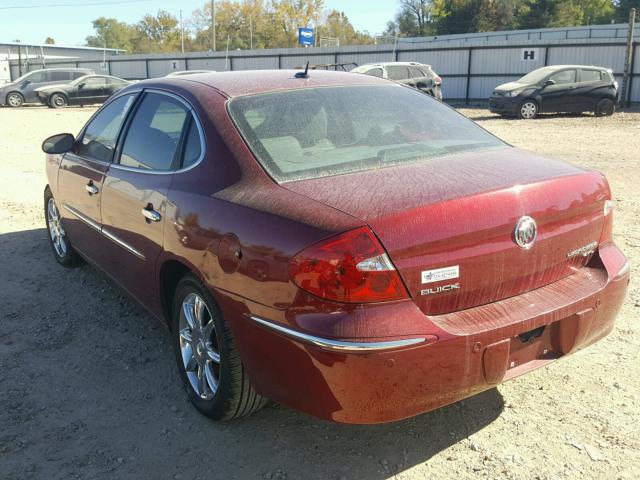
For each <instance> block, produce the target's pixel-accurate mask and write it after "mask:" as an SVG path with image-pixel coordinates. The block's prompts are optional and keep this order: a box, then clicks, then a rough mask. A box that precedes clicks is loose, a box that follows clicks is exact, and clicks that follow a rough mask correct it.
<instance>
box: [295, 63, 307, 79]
mask: <svg viewBox="0 0 640 480" xmlns="http://www.w3.org/2000/svg"><path fill="white" fill-rule="evenodd" d="M308 71H309V60H307V64H306V65H305V67H304V72H296V74H295V75H294V77H296V78H307V72H308Z"/></svg>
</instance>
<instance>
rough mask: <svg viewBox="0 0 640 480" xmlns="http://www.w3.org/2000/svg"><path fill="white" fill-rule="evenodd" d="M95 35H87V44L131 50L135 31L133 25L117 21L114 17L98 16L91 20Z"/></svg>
mask: <svg viewBox="0 0 640 480" xmlns="http://www.w3.org/2000/svg"><path fill="white" fill-rule="evenodd" d="M92 24H93V29H94V30H95V35H90V36H88V37H87V39H86V41H87V45H88V46H90V47H99V48H121V49H124V50H126V51H127V52H133V40H134V38H135V36H136V32H135V29H134V27H133V26H131V25H128V24H127V23H124V22H119V21H118V20H116V19H115V18H106V17H100V18H97V19H95V20H94V21H93V22H92Z"/></svg>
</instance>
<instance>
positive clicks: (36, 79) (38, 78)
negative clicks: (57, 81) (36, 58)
mask: <svg viewBox="0 0 640 480" xmlns="http://www.w3.org/2000/svg"><path fill="white" fill-rule="evenodd" d="M25 80H29V81H30V82H31V83H42V82H46V81H47V75H46V72H36V73H34V74H33V75H30V76H28V77H27V78H25Z"/></svg>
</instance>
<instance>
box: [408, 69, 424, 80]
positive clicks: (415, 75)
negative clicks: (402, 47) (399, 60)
mask: <svg viewBox="0 0 640 480" xmlns="http://www.w3.org/2000/svg"><path fill="white" fill-rule="evenodd" d="M409 72H411V78H420V77H424V76H425V74H424V73H423V72H422V70H420V69H419V68H416V67H409Z"/></svg>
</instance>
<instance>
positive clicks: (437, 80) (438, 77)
mask: <svg viewBox="0 0 640 480" xmlns="http://www.w3.org/2000/svg"><path fill="white" fill-rule="evenodd" d="M433 80H434V81H435V82H436V85H442V78H440V76H439V75H436V76H435V78H434V79H433Z"/></svg>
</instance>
